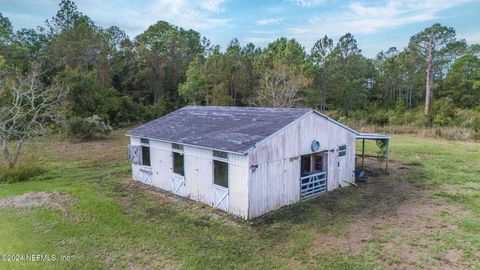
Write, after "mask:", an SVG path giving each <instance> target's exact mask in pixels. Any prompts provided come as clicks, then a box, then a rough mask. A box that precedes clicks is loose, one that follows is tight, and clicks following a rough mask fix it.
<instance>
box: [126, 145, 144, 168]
mask: <svg viewBox="0 0 480 270" xmlns="http://www.w3.org/2000/svg"><path fill="white" fill-rule="evenodd" d="M128 159H129V160H130V163H132V164H136V165H141V164H142V147H141V146H140V145H130V146H128Z"/></svg>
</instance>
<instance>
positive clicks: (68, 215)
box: [0, 131, 480, 269]
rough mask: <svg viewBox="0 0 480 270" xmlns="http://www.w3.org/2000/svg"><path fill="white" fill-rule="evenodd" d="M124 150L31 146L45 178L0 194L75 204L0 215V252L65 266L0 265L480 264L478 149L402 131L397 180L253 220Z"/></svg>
mask: <svg viewBox="0 0 480 270" xmlns="http://www.w3.org/2000/svg"><path fill="white" fill-rule="evenodd" d="M127 144H128V140H127V138H125V137H124V136H123V135H122V131H117V132H115V133H114V134H113V135H112V136H111V138H109V140H105V141H96V142H90V143H78V144H67V143H64V142H58V141H55V140H53V139H52V140H51V141H49V142H46V143H45V146H44V147H35V148H32V149H30V150H29V151H30V152H32V153H36V154H32V155H34V156H36V157H37V158H38V163H40V164H41V165H42V166H43V167H45V168H46V172H45V173H43V174H41V175H39V176H37V177H35V178H34V179H33V180H32V181H27V182H21V183H11V184H0V199H6V198H10V197H12V196H18V195H21V194H24V193H27V192H64V193H65V194H67V195H66V196H68V198H69V200H67V201H66V202H62V203H64V205H62V207H60V208H57V209H50V208H45V207H35V208H26V209H20V208H13V207H3V208H0V256H1V255H8V254H18V255H21V254H23V255H27V254H49V255H56V256H57V260H56V261H54V262H53V261H50V262H26V261H23V262H11V261H10V262H9V261H1V259H0V269H25V268H27V269H29V268H41V269H99V268H100V269H101V268H105V269H112V268H114V269H124V268H126V269H172V268H174V269H177V268H186V269H190V268H196V269H231V268H240V269H252V268H253V269H404V268H407V269H411V268H418V269H424V268H437V267H438V268H442V267H443V268H453V269H480V172H479V171H478V167H479V166H480V144H478V143H471V142H455V141H445V140H437V139H424V138H417V137H413V136H394V137H393V139H392V141H391V158H392V160H393V161H394V162H393V164H392V166H391V170H390V174H389V175H384V174H381V173H379V172H378V171H376V170H374V171H373V175H372V177H371V181H369V182H367V183H360V184H359V185H358V187H348V188H343V189H340V190H337V191H334V192H330V193H328V194H327V195H324V196H321V197H319V198H316V199H313V200H308V201H304V202H301V203H298V204H295V205H292V206H289V207H285V208H283V209H280V210H279V211H276V212H274V213H271V214H268V215H266V216H264V217H261V218H259V219H256V220H253V221H248V222H245V221H241V220H236V219H233V218H231V217H229V216H227V215H225V214H223V213H221V212H218V211H216V210H213V209H210V208H209V207H207V206H204V205H202V204H199V203H195V202H191V201H188V200H184V199H180V198H177V197H175V196H172V195H169V194H167V193H164V192H161V191H158V190H155V189H154V188H150V187H144V186H142V185H140V184H138V183H135V182H134V181H132V180H130V165H129V164H128V162H127V156H126V146H127ZM367 146H368V150H369V151H370V152H373V151H374V145H373V144H368V145H367ZM368 164H369V165H370V166H371V167H372V168H375V167H376V165H377V164H375V163H374V162H373V161H369V162H368ZM64 193H62V194H64ZM60 256H69V258H70V260H69V261H60V259H59V257H60Z"/></svg>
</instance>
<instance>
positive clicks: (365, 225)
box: [310, 163, 468, 269]
mask: <svg viewBox="0 0 480 270" xmlns="http://www.w3.org/2000/svg"><path fill="white" fill-rule="evenodd" d="M409 167H410V165H407V164H398V163H395V164H392V166H391V169H390V175H388V176H386V175H384V174H383V175H381V174H378V175H377V173H371V174H369V181H368V183H363V184H361V185H360V186H359V189H358V192H362V193H365V194H378V195H376V196H375V199H374V200H373V199H369V200H371V201H369V200H366V201H365V202H363V203H362V205H363V207H362V208H361V209H357V210H358V211H359V214H358V218H356V219H354V221H353V222H351V223H350V224H348V225H347V228H346V229H345V231H344V233H343V234H341V235H334V234H333V235H332V234H326V233H320V234H317V236H316V239H315V240H314V241H313V243H312V245H311V247H310V253H311V255H312V256H314V255H315V254H316V253H317V252H321V251H326V250H332V249H333V250H339V251H341V252H344V253H346V254H349V255H362V254H364V253H365V252H368V246H369V245H375V246H377V247H379V248H380V250H381V252H380V254H379V255H378V259H379V260H380V261H382V262H383V263H384V266H385V268H387V269H416V268H427V269H432V268H437V267H440V268H443V269H468V266H467V265H465V264H464V263H463V262H462V260H461V257H462V252H461V251H459V250H453V249H452V250H447V251H444V252H441V251H440V252H438V251H433V250H432V249H431V247H432V246H434V245H435V244H436V243H437V241H438V239H437V238H436V235H439V234H456V233H458V230H459V229H458V228H457V226H456V225H455V224H454V223H452V222H446V221H445V219H442V218H440V217H441V216H445V215H450V216H454V217H461V216H464V215H466V213H465V211H464V210H461V209H459V208H458V207H455V206H453V205H451V204H447V203H445V202H440V201H436V200H433V199H431V196H430V193H429V191H428V190H425V189H421V188H419V187H417V186H415V185H414V184H412V183H410V182H409V181H407V180H408V179H407V178H408V174H407V172H408V169H409ZM362 189H363V190H362ZM340 193H342V192H340ZM339 195H341V194H339Z"/></svg>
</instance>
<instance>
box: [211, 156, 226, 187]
mask: <svg viewBox="0 0 480 270" xmlns="http://www.w3.org/2000/svg"><path fill="white" fill-rule="evenodd" d="M213 183H214V184H215V185H219V186H222V187H226V188H228V163H227V162H223V161H219V160H214V161H213Z"/></svg>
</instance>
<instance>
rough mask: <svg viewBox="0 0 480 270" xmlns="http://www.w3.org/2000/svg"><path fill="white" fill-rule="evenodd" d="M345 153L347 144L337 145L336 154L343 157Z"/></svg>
mask: <svg viewBox="0 0 480 270" xmlns="http://www.w3.org/2000/svg"><path fill="white" fill-rule="evenodd" d="M346 155H347V145H345V144H343V145H340V146H339V147H338V156H339V157H344V156H346Z"/></svg>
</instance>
